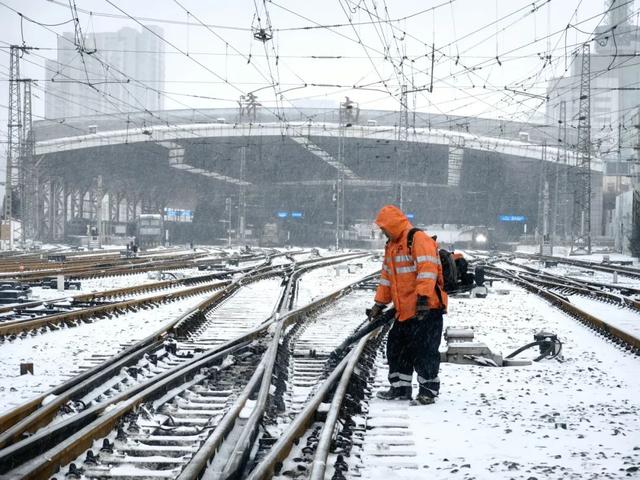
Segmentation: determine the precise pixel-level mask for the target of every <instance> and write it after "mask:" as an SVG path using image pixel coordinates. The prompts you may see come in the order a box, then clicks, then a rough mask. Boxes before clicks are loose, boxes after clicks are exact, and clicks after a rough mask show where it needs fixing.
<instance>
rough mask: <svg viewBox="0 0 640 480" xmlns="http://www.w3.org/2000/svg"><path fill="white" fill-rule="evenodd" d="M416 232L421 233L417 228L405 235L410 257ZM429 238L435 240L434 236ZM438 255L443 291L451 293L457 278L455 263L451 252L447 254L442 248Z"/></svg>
mask: <svg viewBox="0 0 640 480" xmlns="http://www.w3.org/2000/svg"><path fill="white" fill-rule="evenodd" d="M416 232H422V230H421V229H419V228H412V229H411V230H409V233H408V235H407V248H408V249H409V254H410V255H412V253H411V247H412V246H413V237H414V235H415V234H416ZM431 238H433V239H434V240H435V239H436V237H435V236H434V237H431ZM438 255H439V256H440V263H441V264H442V279H443V280H444V291H445V292H452V291H454V290H455V289H456V286H457V278H458V271H457V268H456V262H455V260H454V259H453V254H452V252H449V251H447V250H445V249H444V248H439V249H438ZM436 286H437V283H436ZM437 290H439V289H438V288H436V291H437Z"/></svg>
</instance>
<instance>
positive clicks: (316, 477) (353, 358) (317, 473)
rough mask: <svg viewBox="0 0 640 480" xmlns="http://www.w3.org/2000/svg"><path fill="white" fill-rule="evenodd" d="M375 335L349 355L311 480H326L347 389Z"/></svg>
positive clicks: (324, 429)
mask: <svg viewBox="0 0 640 480" xmlns="http://www.w3.org/2000/svg"><path fill="white" fill-rule="evenodd" d="M377 331H378V332H380V327H378V330H377ZM373 335H374V332H371V333H369V334H367V335H366V336H364V337H362V338H361V339H360V341H359V342H358V343H357V344H356V346H355V347H354V349H353V351H352V352H351V354H350V355H349V361H348V362H347V365H346V366H345V369H344V371H343V372H342V377H341V378H340V382H339V383H338V386H337V387H336V391H335V393H334V394H333V399H332V400H331V406H330V407H329V412H328V413H327V418H326V419H325V421H324V425H323V426H322V430H321V431H320V437H319V439H318V445H317V446H316V453H315V455H314V457H313V463H312V464H311V473H310V474H309V478H310V480H323V479H324V472H325V470H326V468H327V459H328V457H329V453H330V449H331V439H332V438H333V432H334V430H335V428H336V423H337V422H338V418H339V417H340V409H341V408H342V403H343V402H344V399H345V396H346V394H347V388H348V386H349V382H350V381H351V376H352V375H353V372H354V370H355V368H356V365H357V364H358V361H359V360H360V357H361V355H362V352H363V351H364V347H365V346H366V344H367V342H368V341H369V339H370V338H371V336H373Z"/></svg>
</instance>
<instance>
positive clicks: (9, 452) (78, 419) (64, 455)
mask: <svg viewBox="0 0 640 480" xmlns="http://www.w3.org/2000/svg"><path fill="white" fill-rule="evenodd" d="M341 257H344V256H341ZM348 257H351V256H348ZM323 260H326V259H320V263H319V264H318V265H317V266H319V267H321V266H325V265H326V264H327V262H326V261H323ZM333 261H334V262H335V261H336V260H333ZM341 261H344V258H342V259H341ZM315 262H316V263H318V260H317V259H315ZM280 267H281V266H278V267H276V268H280ZM309 268H311V266H310V267H309ZM268 273H269V272H255V273H254V274H253V275H251V277H252V278H253V279H256V278H261V277H264V276H266V275H268ZM246 280H247V279H246V278H243V279H241V280H238V281H237V282H234V284H238V285H241V284H242V283H243V282H244V281H246ZM315 303H318V302H314V304H315ZM273 322H274V320H270V321H268V322H266V323H264V324H262V325H261V326H260V327H258V328H256V329H254V330H253V331H252V332H250V333H249V334H247V335H244V336H241V337H238V338H237V339H234V340H232V341H231V342H228V343H226V344H225V345H223V346H222V347H219V348H223V347H228V346H230V345H231V344H237V343H238V342H245V341H249V340H250V339H252V338H255V336H257V335H261V334H263V333H264V332H265V331H266V329H268V328H269V327H270V326H271V324H272V323H273ZM178 326H179V322H178V323H177V324H176V325H175V327H178ZM219 348H218V349H219ZM218 349H215V350H214V352H215V351H217V350H218ZM211 354H212V353H211V352H207V353H205V354H204V355H211ZM197 358H201V357H197ZM196 360H197V359H196ZM188 363H189V364H191V363H192V361H189V362H188ZM176 368H178V367H176ZM179 368H185V364H183V365H181V366H180V367H179ZM166 375H167V374H163V375H161V376H159V377H157V378H154V379H152V380H149V381H148V382H147V383H152V384H153V383H155V382H158V381H160V383H161V384H162V382H163V380H162V379H160V380H159V378H162V377H166ZM143 385H145V384H143ZM140 388H141V387H140V386H137V387H134V388H133V389H132V390H133V392H132V391H127V392H124V393H123V394H121V395H120V396H118V397H117V398H116V399H111V400H110V402H111V403H113V404H118V405H121V404H126V405H130V406H131V405H132V403H131V402H132V400H131V399H125V398H124V397H129V396H130V395H132V394H134V395H135V396H134V397H132V398H133V399H138V400H139V401H137V403H135V404H136V405H137V404H138V403H139V402H140V401H142V400H140V399H139V396H140V395H141V394H136V392H138V391H139V390H140ZM150 389H152V387H151V386H149V388H148V389H147V390H150ZM105 408H107V405H102V404H101V405H98V406H96V407H94V409H88V410H86V411H84V412H81V413H80V414H79V415H76V416H75V417H73V418H72V419H70V420H69V421H66V422H61V423H60V424H57V425H54V426H52V427H49V428H47V429H43V430H41V431H39V432H37V433H36V434H35V435H33V437H30V439H27V440H26V441H23V442H19V443H17V444H14V445H12V446H11V447H9V448H8V449H5V450H3V451H1V452H0V469H3V467H2V464H3V463H2V462H3V458H5V459H7V458H16V456H18V455H17V452H21V453H22V455H23V456H24V455H25V449H27V450H28V449H30V450H31V451H30V453H29V452H28V453H27V455H29V454H31V455H32V454H33V453H34V448H35V449H39V450H40V451H41V450H42V449H43V446H42V442H43V441H44V439H48V440H51V439H59V438H60V436H61V435H62V432H65V434H66V435H68V432H67V430H65V429H66V428H68V427H70V426H71V428H72V429H74V428H75V429H77V428H78V427H82V425H85V424H86V422H87V421H90V420H91V419H92V418H94V417H92V415H95V410H97V411H103V410H104V409H105ZM118 412H121V408H120V407H118ZM110 414H111V411H110V412H109V415H108V416H110ZM103 416H104V415H103ZM120 416H121V415H120ZM100 418H102V417H100ZM98 421H99V419H96V420H94V421H93V423H92V425H94V424H96V422H98ZM69 424H72V425H69ZM88 428H89V427H88V426H87V427H84V430H83V431H84V432H85V433H87V429H88ZM107 430H108V428H106V427H104V425H103V424H98V426H96V425H94V427H93V430H91V431H92V432H94V433H93V434H91V435H90V436H91V437H92V438H95V436H96V435H98V436H99V433H100V432H104V431H107ZM79 434H80V432H78V433H77V434H74V435H73V436H72V438H75V439H77V440H78V441H82V442H84V445H85V448H81V447H78V446H77V445H76V444H73V446H72V447H69V448H68V449H63V448H62V447H61V446H60V445H59V446H58V447H54V449H53V452H47V455H46V457H47V460H46V461H44V460H43V461H39V460H32V461H31V462H30V463H29V465H28V466H27V467H25V468H31V467H32V466H34V465H35V470H28V473H25V470H24V469H22V470H21V469H18V470H17V471H16V472H14V473H16V474H17V475H18V476H23V475H25V474H26V475H27V478H31V477H30V475H32V474H34V472H35V474H36V475H37V476H40V475H42V474H50V472H51V471H52V469H53V470H55V468H54V467H51V464H52V462H53V463H56V462H58V464H60V463H61V462H64V461H67V462H68V461H70V460H72V459H74V458H75V457H76V456H77V455H75V456H74V455H72V454H70V453H69V452H70V451H72V452H74V453H76V452H79V453H81V452H82V451H83V450H84V449H86V445H87V439H86V437H85V436H82V437H78V435H79ZM34 437H37V438H36V439H35V440H31V439H33V438H34ZM29 440H31V441H30V442H29ZM38 441H39V442H40V443H38ZM26 443H29V445H26ZM90 443H91V442H90V441H89V442H88V445H90ZM61 449H62V450H61ZM79 453H77V454H79ZM43 462H44V463H43ZM45 472H47V473H45ZM14 473H10V474H9V475H10V477H9V478H12V477H11V475H13V474H14Z"/></svg>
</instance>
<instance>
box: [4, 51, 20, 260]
mask: <svg viewBox="0 0 640 480" xmlns="http://www.w3.org/2000/svg"><path fill="white" fill-rule="evenodd" d="M20 51H21V48H20V47H18V46H17V45H11V47H10V50H9V56H10V59H9V112H8V122H7V133H8V135H7V167H6V181H5V186H4V225H5V228H4V232H3V233H4V235H3V238H4V239H6V240H9V249H10V250H13V226H12V222H11V220H12V219H13V216H14V215H13V214H14V207H13V194H14V189H17V188H18V186H19V183H20V163H19V162H20V146H21V144H22V102H21V100H20V93H21V92H20ZM16 213H17V212H16Z"/></svg>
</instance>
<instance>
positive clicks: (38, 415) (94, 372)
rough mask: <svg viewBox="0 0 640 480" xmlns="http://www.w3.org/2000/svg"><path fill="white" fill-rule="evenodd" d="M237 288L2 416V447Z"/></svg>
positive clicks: (46, 420)
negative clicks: (49, 399) (45, 401)
mask: <svg viewBox="0 0 640 480" xmlns="http://www.w3.org/2000/svg"><path fill="white" fill-rule="evenodd" d="M237 288H238V285H233V284H228V285H227V286H226V287H225V288H223V289H222V290H220V291H218V292H216V293H215V294H213V295H212V296H210V297H209V298H207V299H205V300H203V301H202V302H200V303H199V304H198V305H197V306H195V307H194V308H192V309H191V310H189V311H188V312H186V313H184V314H182V315H181V316H179V317H177V318H176V319H173V320H171V321H170V322H168V323H167V324H166V325H164V326H163V327H162V328H160V329H159V330H157V331H155V332H154V333H152V334H151V335H149V336H147V337H146V338H144V339H142V340H140V341H139V342H136V343H135V344H134V345H132V346H130V347H128V348H126V349H125V350H123V351H122V352H120V353H118V354H116V355H114V356H113V357H111V358H110V359H108V360H107V361H106V362H103V363H102V364H100V365H98V366H96V367H94V368H92V369H90V370H87V371H86V372H83V373H81V374H79V375H76V376H75V377H73V378H72V379H70V380H68V381H67V382H65V383H63V384H62V385H59V386H57V387H55V388H53V389H51V390H49V391H47V392H45V393H43V394H41V395H39V396H38V397H36V398H34V399H33V400H30V401H28V402H26V403H24V404H23V405H20V406H19V407H16V408H14V409H13V410H10V411H9V412H7V413H6V414H4V415H2V416H0V432H2V433H1V434H0V448H4V447H6V446H7V445H10V444H12V443H14V442H16V441H18V440H20V439H21V438H22V437H23V436H24V435H25V434H27V433H31V432H34V431H35V430H36V429H38V428H40V427H41V426H42V425H46V424H48V423H49V422H50V421H51V419H52V418H53V417H54V416H55V415H56V414H57V412H58V410H59V408H60V407H61V406H62V405H64V404H65V403H67V402H68V401H70V400H71V399H73V398H78V397H80V396H81V395H83V394H84V393H86V392H88V391H89V390H91V389H93V388H94V387H95V386H96V385H100V384H101V383H102V382H103V381H105V380H106V379H107V378H109V377H110V376H113V375H114V374H115V373H117V372H118V371H119V370H120V369H121V368H123V367H125V366H128V365H131V364H132V363H135V362H136V361H138V359H140V358H142V356H144V354H145V353H147V352H148V351H151V350H153V349H154V348H157V347H158V346H160V345H161V344H162V342H163V341H164V339H165V338H167V336H168V335H169V334H171V332H172V331H173V329H174V328H175V327H176V326H177V325H181V324H182V323H184V322H187V321H188V320H189V319H190V318H192V317H193V316H194V315H197V314H198V313H200V312H202V311H203V310H205V309H207V308H208V307H210V306H211V305H213V304H215V303H218V302H219V301H221V300H223V299H224V298H226V297H228V296H229V295H230V294H231V293H233V292H234V291H235V290H236V289H237ZM52 396H55V399H54V400H53V401H51V402H49V403H47V404H43V401H44V400H45V399H47V398H50V397H52Z"/></svg>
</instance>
